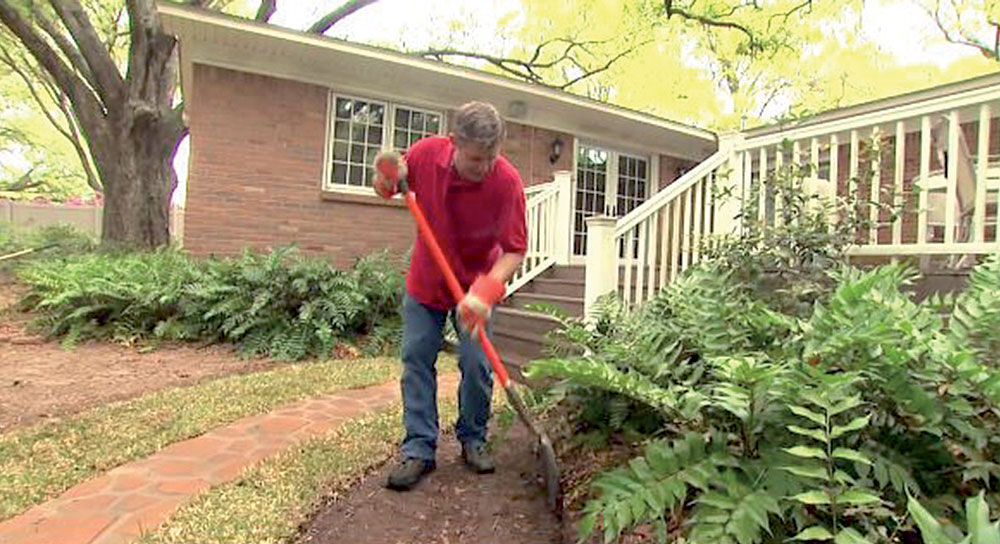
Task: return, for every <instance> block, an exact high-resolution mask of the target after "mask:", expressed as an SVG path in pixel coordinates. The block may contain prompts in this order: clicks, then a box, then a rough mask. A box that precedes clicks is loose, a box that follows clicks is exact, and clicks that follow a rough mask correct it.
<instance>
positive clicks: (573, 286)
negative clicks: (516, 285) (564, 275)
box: [518, 277, 586, 299]
mask: <svg viewBox="0 0 1000 544" xmlns="http://www.w3.org/2000/svg"><path fill="white" fill-rule="evenodd" d="M585 287H586V286H585V283H584V281H583V280H565V279H553V278H544V277H540V278H535V280H534V281H532V282H530V283H529V284H528V285H525V286H524V287H522V288H521V290H520V291H518V292H519V293H538V294H542V295H556V296H561V297H574V298H581V299H582V298H583V294H584V290H585Z"/></svg>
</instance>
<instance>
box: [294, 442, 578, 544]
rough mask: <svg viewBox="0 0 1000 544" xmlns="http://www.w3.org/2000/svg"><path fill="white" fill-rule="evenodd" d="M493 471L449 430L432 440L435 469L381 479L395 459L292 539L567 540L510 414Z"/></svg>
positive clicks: (302, 542)
mask: <svg viewBox="0 0 1000 544" xmlns="http://www.w3.org/2000/svg"><path fill="white" fill-rule="evenodd" d="M493 456H494V459H495V460H496V463H497V471H496V473H494V474H484V475H477V474H475V473H473V472H472V471H470V470H468V469H467V468H466V467H465V465H464V464H463V463H462V461H461V458H460V448H459V446H458V443H457V441H456V440H455V438H454V436H450V435H443V436H442V437H441V439H440V440H439V441H438V455H437V469H436V470H435V471H434V472H431V473H430V474H428V475H427V476H425V477H424V479H423V480H422V481H421V482H420V483H419V484H418V485H417V487H416V488H414V489H413V490H411V491H407V492H403V493H400V492H397V491H391V490H389V489H386V488H385V487H384V484H385V481H386V478H387V477H388V474H389V472H390V471H391V470H392V469H393V468H394V466H395V460H393V462H391V463H387V464H385V465H384V466H382V467H381V468H379V469H378V470H376V471H375V472H373V473H372V474H371V475H369V476H368V477H366V478H364V479H363V480H362V481H360V482H359V483H358V485H356V486H354V487H353V488H352V489H351V490H350V491H349V492H347V493H346V494H344V495H343V496H341V497H335V498H333V499H330V501H329V502H328V503H327V504H326V505H325V506H324V507H322V508H321V509H320V510H319V512H318V513H317V514H316V516H315V517H314V518H313V519H312V520H311V521H309V522H308V523H307V524H305V525H304V526H303V527H302V534H301V537H300V539H299V540H298V544H314V543H326V542H352V543H358V544H363V543H378V544H389V543H396V542H421V543H442V544H443V543H448V544H457V543H476V544H486V543H515V544H528V543H532V544H534V543H543V542H544V543H553V542H564V541H571V540H566V538H565V536H566V535H565V534H564V529H563V526H562V524H561V522H560V520H559V519H557V518H556V516H555V515H554V514H553V513H552V512H551V511H549V509H548V506H547V502H546V498H545V489H544V487H543V482H542V480H541V474H540V471H541V464H540V462H539V461H538V460H537V457H536V456H535V454H534V453H533V440H532V438H531V435H530V434H529V432H528V431H527V429H526V428H525V427H524V426H523V425H522V424H521V423H520V422H515V423H514V424H512V426H511V427H510V428H509V429H508V430H507V431H506V433H505V436H504V438H503V439H502V440H500V441H499V442H498V443H497V445H496V447H495V449H494V451H493Z"/></svg>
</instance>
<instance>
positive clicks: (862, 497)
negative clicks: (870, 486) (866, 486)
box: [837, 489, 881, 504]
mask: <svg viewBox="0 0 1000 544" xmlns="http://www.w3.org/2000/svg"><path fill="white" fill-rule="evenodd" d="M880 500H881V499H879V498H878V495H873V494H871V493H868V492H867V491H862V490H858V489H849V490H847V491H845V492H843V493H841V494H840V495H839V496H838V497H837V502H841V503H847V504H871V503H873V502H879V501H880Z"/></svg>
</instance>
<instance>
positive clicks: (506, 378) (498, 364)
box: [379, 163, 510, 389]
mask: <svg viewBox="0 0 1000 544" xmlns="http://www.w3.org/2000/svg"><path fill="white" fill-rule="evenodd" d="M382 164H385V163H382ZM379 169H380V170H381V171H382V174H383V175H385V177H386V178H387V179H394V178H398V170H397V168H396V166H395V165H385V167H383V166H382V165H380V166H379ZM398 183H399V190H400V192H402V193H403V197H404V198H405V199H406V205H407V206H408V207H409V208H410V213H412V214H413V217H414V219H416V221H417V228H418V229H419V230H420V233H421V234H423V236H424V241H425V242H427V245H428V246H430V249H431V255H433V256H434V260H435V261H437V264H438V268H440V269H441V273H442V274H444V279H445V282H446V283H447V284H448V290H450V291H451V295H452V296H453V297H455V303H456V304H457V303H459V302H461V300H462V299H463V298H465V292H464V291H463V290H462V285H461V284H460V283H458V278H456V277H455V273H454V272H453V271H452V270H451V266H450V265H449V264H448V258H447V257H445V255H444V251H442V250H441V246H440V245H439V244H438V241H437V238H436V237H435V236H434V231H433V230H431V224H430V223H429V222H428V221H427V217H426V216H425V215H424V212H423V210H421V209H420V205H419V204H417V197H416V195H414V194H413V193H412V192H411V191H410V190H409V185H408V184H407V183H406V180H405V179H398ZM479 342H480V343H481V344H482V345H483V351H484V352H485V353H486V358H488V359H489V360H490V364H491V365H493V372H494V373H495V374H496V375H497V378H498V379H499V380H500V385H501V386H502V387H503V388H505V389H506V388H507V385H508V384H509V383H510V375H509V374H508V373H507V369H506V368H505V367H504V366H503V361H501V360H500V354H499V353H497V350H496V348H495V347H493V342H491V341H490V338H489V336H487V335H486V329H485V327H480V329H479Z"/></svg>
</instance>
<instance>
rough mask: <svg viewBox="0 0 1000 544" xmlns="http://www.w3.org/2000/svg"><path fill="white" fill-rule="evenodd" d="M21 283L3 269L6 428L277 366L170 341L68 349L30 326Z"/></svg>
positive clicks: (1, 408) (1, 389) (0, 385)
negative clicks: (21, 305) (144, 346)
mask: <svg viewBox="0 0 1000 544" xmlns="http://www.w3.org/2000/svg"><path fill="white" fill-rule="evenodd" d="M25 291H26V289H25V288H24V286H22V285H18V284H16V283H14V282H13V281H12V280H11V279H10V277H9V276H4V275H3V274H2V273H0V433H2V432H5V431H9V430H11V429H14V428H17V427H22V426H27V425H31V424H34V423H37V422H39V421H43V420H46V419H51V418H56V417H60V416H65V415H69V414H74V413H78V412H81V411H84V410H87V409H89V408H93V407H96V406H100V405H103V404H107V403H109V402H113V401H120V400H127V399H131V398H135V397H138V396H140V395H143V394H145V393H149V392H152V391H156V390H160V389H165V388H168V387H175V386H184V385H192V384H196V383H198V382H201V381H204V380H206V379H209V378H215V377H220V376H225V375H231V374H244V373H249V372H257V371H261V370H266V369H269V368H273V367H275V366H276V365H277V364H278V363H276V362H274V361H272V360H267V359H247V360H244V359H240V358H239V357H237V356H236V354H235V353H234V351H233V349H231V348H228V347H224V346H209V347H206V348H197V347H192V346H187V345H163V346H161V347H159V348H158V349H157V350H155V351H150V352H147V353H141V352H140V350H137V349H136V348H134V347H133V348H130V347H126V346H121V345H115V344H110V343H106V342H82V343H80V344H78V345H76V346H75V347H74V348H73V349H72V350H66V349H63V347H62V346H60V344H59V342H58V341H50V340H46V339H45V338H43V337H41V336H39V335H37V334H35V333H32V332H30V331H29V330H28V328H27V325H28V322H29V321H30V320H31V319H32V318H33V317H34V316H32V315H31V314H27V313H24V312H20V311H17V310H16V309H14V307H13V305H14V303H16V302H17V300H18V299H19V298H20V297H21V295H23V294H24V293H25Z"/></svg>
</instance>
